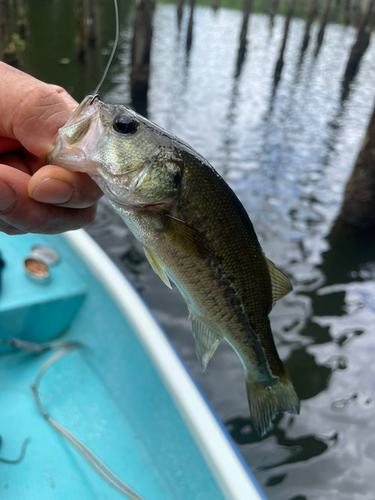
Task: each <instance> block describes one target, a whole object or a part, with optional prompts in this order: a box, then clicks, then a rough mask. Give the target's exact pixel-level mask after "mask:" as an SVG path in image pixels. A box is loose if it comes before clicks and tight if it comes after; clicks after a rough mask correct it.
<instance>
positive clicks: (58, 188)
mask: <svg viewBox="0 0 375 500" xmlns="http://www.w3.org/2000/svg"><path fill="white" fill-rule="evenodd" d="M73 195H74V188H73V186H71V185H70V184H68V183H67V182H64V181H61V180H60V179H53V178H52V177H51V178H50V177H47V178H46V179H43V180H42V181H40V182H39V184H37V185H36V186H35V188H34V189H33V192H32V193H31V196H32V197H33V198H34V200H36V201H41V202H42V203H52V204H54V205H61V204H62V203H66V202H68V201H69V200H71V199H72V198H73Z"/></svg>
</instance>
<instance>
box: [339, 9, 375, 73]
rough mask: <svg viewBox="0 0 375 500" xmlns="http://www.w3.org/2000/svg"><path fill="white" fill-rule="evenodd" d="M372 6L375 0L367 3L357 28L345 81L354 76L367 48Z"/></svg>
mask: <svg viewBox="0 0 375 500" xmlns="http://www.w3.org/2000/svg"><path fill="white" fill-rule="evenodd" d="M374 4H375V0H370V1H369V4H368V7H367V10H366V12H365V15H364V16H363V20H362V23H361V26H360V27H359V28H358V33H357V39H356V41H355V42H354V45H353V47H352V50H351V52H350V56H349V59H348V64H347V65H346V69H345V74H344V79H345V80H347V81H348V80H351V79H352V78H353V77H354V75H355V74H356V72H357V69H358V66H359V63H360V61H361V59H362V56H363V54H364V53H365V52H366V49H367V47H368V46H369V43H370V36H371V31H372V28H373V26H374V15H373V10H374Z"/></svg>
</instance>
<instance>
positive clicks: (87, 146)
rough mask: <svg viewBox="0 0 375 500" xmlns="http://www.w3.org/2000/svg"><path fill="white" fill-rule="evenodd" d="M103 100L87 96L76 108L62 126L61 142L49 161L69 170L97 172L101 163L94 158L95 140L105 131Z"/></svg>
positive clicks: (47, 159)
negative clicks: (92, 154)
mask: <svg viewBox="0 0 375 500" xmlns="http://www.w3.org/2000/svg"><path fill="white" fill-rule="evenodd" d="M100 107H101V101H100V100H98V97H93V96H87V97H86V99H84V101H82V103H81V104H80V105H79V106H78V107H77V109H76V110H75V111H74V112H73V114H72V116H71V117H70V118H69V120H68V121H67V123H66V125H64V127H62V128H60V129H59V133H58V138H57V143H56V146H55V148H54V149H53V151H51V153H49V155H48V156H47V158H46V162H47V163H48V164H52V165H57V166H60V167H64V168H66V169H67V170H74V171H79V172H86V173H88V174H91V173H94V172H95V171H96V170H97V166H96V165H95V164H94V162H92V161H91V159H90V158H91V153H92V144H95V143H96V140H93V139H95V138H97V137H98V134H101V133H102V131H103V127H102V125H101V122H100Z"/></svg>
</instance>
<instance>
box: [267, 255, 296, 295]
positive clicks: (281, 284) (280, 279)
mask: <svg viewBox="0 0 375 500" xmlns="http://www.w3.org/2000/svg"><path fill="white" fill-rule="evenodd" d="M266 262H267V266H268V271H269V273H270V277H271V286H272V303H273V305H274V304H275V302H276V301H277V300H279V299H281V298H282V297H284V296H285V295H286V294H287V293H289V292H291V291H292V289H293V287H292V284H291V282H290V281H289V278H288V276H286V275H285V274H284V273H283V272H282V271H280V269H278V268H277V267H276V266H275V264H274V263H273V262H272V261H270V260H269V259H267V257H266Z"/></svg>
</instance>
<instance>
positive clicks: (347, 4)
mask: <svg viewBox="0 0 375 500" xmlns="http://www.w3.org/2000/svg"><path fill="white" fill-rule="evenodd" d="M344 9H345V19H344V25H345V26H349V24H350V15H351V11H352V6H351V1H350V0H346V2H345V6H344Z"/></svg>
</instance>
